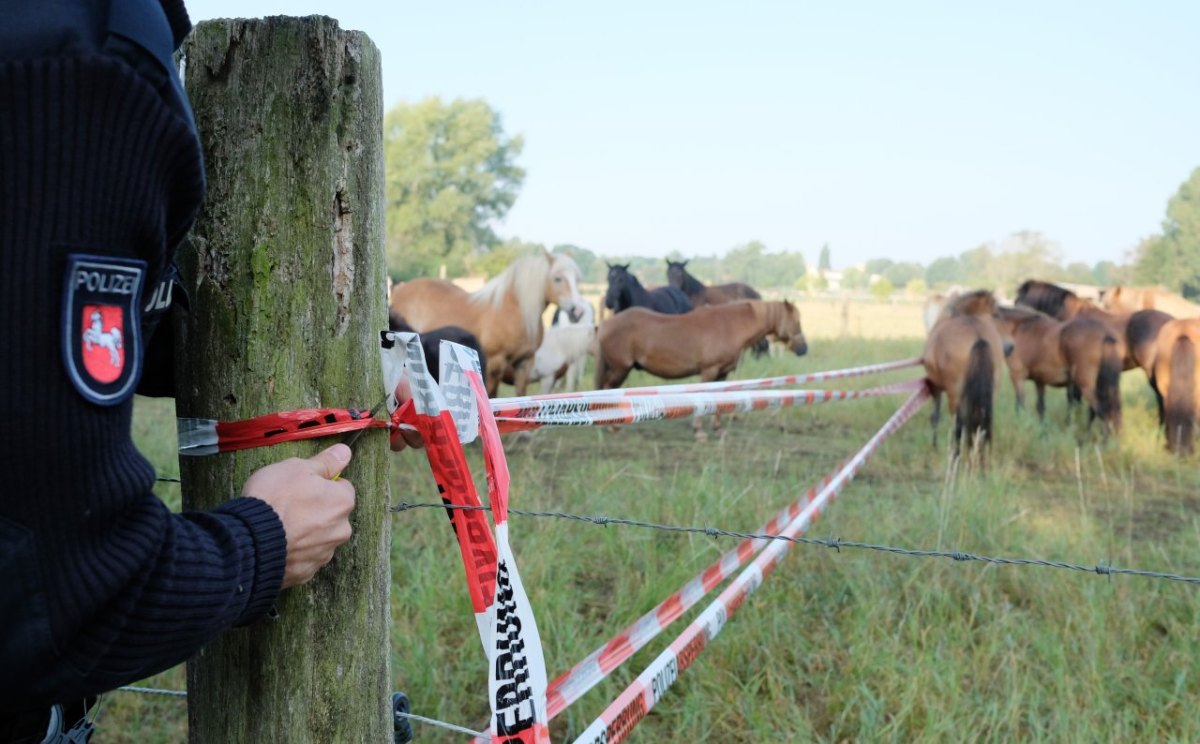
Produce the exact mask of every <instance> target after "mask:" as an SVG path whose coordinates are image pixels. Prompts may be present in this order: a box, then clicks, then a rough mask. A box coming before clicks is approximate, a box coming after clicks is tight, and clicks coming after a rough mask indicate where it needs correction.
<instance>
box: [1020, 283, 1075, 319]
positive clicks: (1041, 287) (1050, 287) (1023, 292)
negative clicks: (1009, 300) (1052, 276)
mask: <svg viewBox="0 0 1200 744" xmlns="http://www.w3.org/2000/svg"><path fill="white" fill-rule="evenodd" d="M1070 299H1074V300H1075V301H1076V302H1081V300H1080V299H1079V296H1078V295H1076V294H1075V293H1074V292H1072V291H1071V290H1069V289H1063V288H1062V287H1060V286H1058V285H1057V284H1051V283H1050V282H1043V281H1040V280H1038V279H1027V280H1025V282H1023V283H1022V284H1021V286H1020V287H1018V288H1017V299H1016V300H1015V302H1016V303H1017V304H1018V305H1025V306H1027V307H1031V308H1033V309H1034V310H1041V311H1042V312H1043V313H1046V314H1047V315H1053V316H1054V317H1056V318H1057V317H1059V316H1061V315H1062V314H1063V312H1064V311H1065V310H1066V304H1067V301H1068V300H1070Z"/></svg>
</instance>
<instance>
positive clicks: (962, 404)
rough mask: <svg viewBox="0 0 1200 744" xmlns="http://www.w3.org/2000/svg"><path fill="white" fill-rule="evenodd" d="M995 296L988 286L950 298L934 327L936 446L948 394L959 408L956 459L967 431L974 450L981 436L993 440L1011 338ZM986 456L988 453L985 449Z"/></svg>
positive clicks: (926, 355)
mask: <svg viewBox="0 0 1200 744" xmlns="http://www.w3.org/2000/svg"><path fill="white" fill-rule="evenodd" d="M996 307H997V306H996V300H995V297H994V296H993V295H992V294H991V293H990V292H988V291H987V290H977V291H975V292H969V293H967V294H966V295H962V296H960V297H959V298H957V299H956V300H955V301H954V302H952V303H949V304H948V305H947V306H946V308H944V309H943V311H942V316H941V317H940V318H939V319H938V321H937V323H935V324H934V326H933V328H932V329H931V330H930V331H929V335H928V337H927V338H926V339H925V349H924V351H923V352H922V354H921V361H922V362H923V363H924V365H925V377H926V384H927V385H928V386H929V392H930V394H931V395H932V396H933V413H932V414H930V416H929V425H930V426H931V427H932V429H933V446H935V447H936V446H937V427H938V423H939V422H940V421H941V412H942V393H943V392H944V393H945V394H946V401H947V403H948V405H949V406H950V409H951V410H952V411H954V444H953V453H954V458H955V459H958V457H959V455H960V453H961V442H962V440H963V433H964V430H965V432H966V442H967V449H968V451H969V450H971V449H972V447H973V445H974V442H975V438H976V436H977V435H978V436H979V437H981V439H982V442H983V444H984V446H987V445H988V444H990V443H991V439H992V408H993V402H994V398H995V393H996V388H997V387H998V386H999V384H1000V374H1001V370H1002V369H1003V367H1004V349H1005V341H1004V339H1003V338H1002V337H1001V335H1000V331H999V328H998V326H997V324H996V322H995V321H994V320H993V315H994V314H995V312H996ZM981 456H982V452H981Z"/></svg>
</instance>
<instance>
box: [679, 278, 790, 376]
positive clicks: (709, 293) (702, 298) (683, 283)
mask: <svg viewBox="0 0 1200 744" xmlns="http://www.w3.org/2000/svg"><path fill="white" fill-rule="evenodd" d="M667 284H669V285H671V286H672V287H679V288H680V289H681V290H683V293H684V294H685V295H687V296H688V300H689V301H690V302H691V303H692V306H693V307H700V306H701V305H723V304H725V303H726V302H736V301H737V300H761V299H762V295H761V294H759V293H758V290H756V289H755V288H754V287H751V286H750V285H749V284H744V283H742V282H730V283H728V284H716V285H711V286H710V285H706V284H704V283H703V282H701V281H700V280H699V279H697V278H696V277H694V276H692V275H691V274H690V273H688V270H687V261H672V260H671V259H669V258H668V259H667ZM751 348H752V349H753V350H754V356H756V357H761V356H763V355H764V354H766V353H767V352H768V351H770V350H771V342H770V341H768V340H767V339H766V338H761V339H759V340H758V342H757V343H755V344H754V346H753V347H751Z"/></svg>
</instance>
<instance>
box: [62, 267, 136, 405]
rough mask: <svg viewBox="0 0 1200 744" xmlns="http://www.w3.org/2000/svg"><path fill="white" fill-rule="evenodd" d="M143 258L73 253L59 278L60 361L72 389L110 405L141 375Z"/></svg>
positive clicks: (129, 392)
mask: <svg viewBox="0 0 1200 744" xmlns="http://www.w3.org/2000/svg"><path fill="white" fill-rule="evenodd" d="M145 274H146V262H145V261H139V260H136V259H128V258H114V257H111V256H86V255H81V254H72V255H70V256H68V257H67V271H66V277H65V279H64V282H63V322H62V325H63V330H62V342H63V360H64V362H65V364H66V367H67V376H68V377H70V378H71V382H72V383H74V385H75V388H76V389H77V390H78V391H79V392H80V393H81V394H82V395H83V397H85V398H87V399H88V400H90V401H91V402H93V403H96V404H98V405H102V406H111V405H116V404H117V403H120V402H121V401H123V400H125V399H127V398H128V397H129V396H130V395H132V394H133V391H134V390H135V389H136V388H137V382H138V379H139V378H140V377H141V373H142V344H141V337H140V336H141V318H140V317H139V314H140V313H139V308H140V306H141V296H142V283H143V281H144V279H145Z"/></svg>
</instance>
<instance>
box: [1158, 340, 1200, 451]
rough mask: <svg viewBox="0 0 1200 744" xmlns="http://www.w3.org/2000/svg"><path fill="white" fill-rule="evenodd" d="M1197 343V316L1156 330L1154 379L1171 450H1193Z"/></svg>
mask: <svg viewBox="0 0 1200 744" xmlns="http://www.w3.org/2000/svg"><path fill="white" fill-rule="evenodd" d="M1198 344H1200V319H1196V318H1189V319H1187V320H1172V321H1170V322H1169V323H1167V324H1165V325H1164V326H1163V327H1162V330H1161V331H1159V334H1158V352H1157V354H1156V355H1155V359H1154V379H1155V382H1157V383H1158V389H1159V390H1160V391H1162V394H1163V408H1164V409H1165V413H1166V415H1165V424H1166V430H1167V432H1166V433H1167V447H1168V448H1169V449H1170V450H1171V451H1172V452H1177V453H1179V454H1188V453H1190V452H1191V451H1192V447H1193V444H1192V442H1193V439H1194V437H1195V431H1196V417H1197V403H1200V391H1198V390H1197V385H1198V383H1200V380H1198V378H1197V375H1196V346H1197V345H1198Z"/></svg>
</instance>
